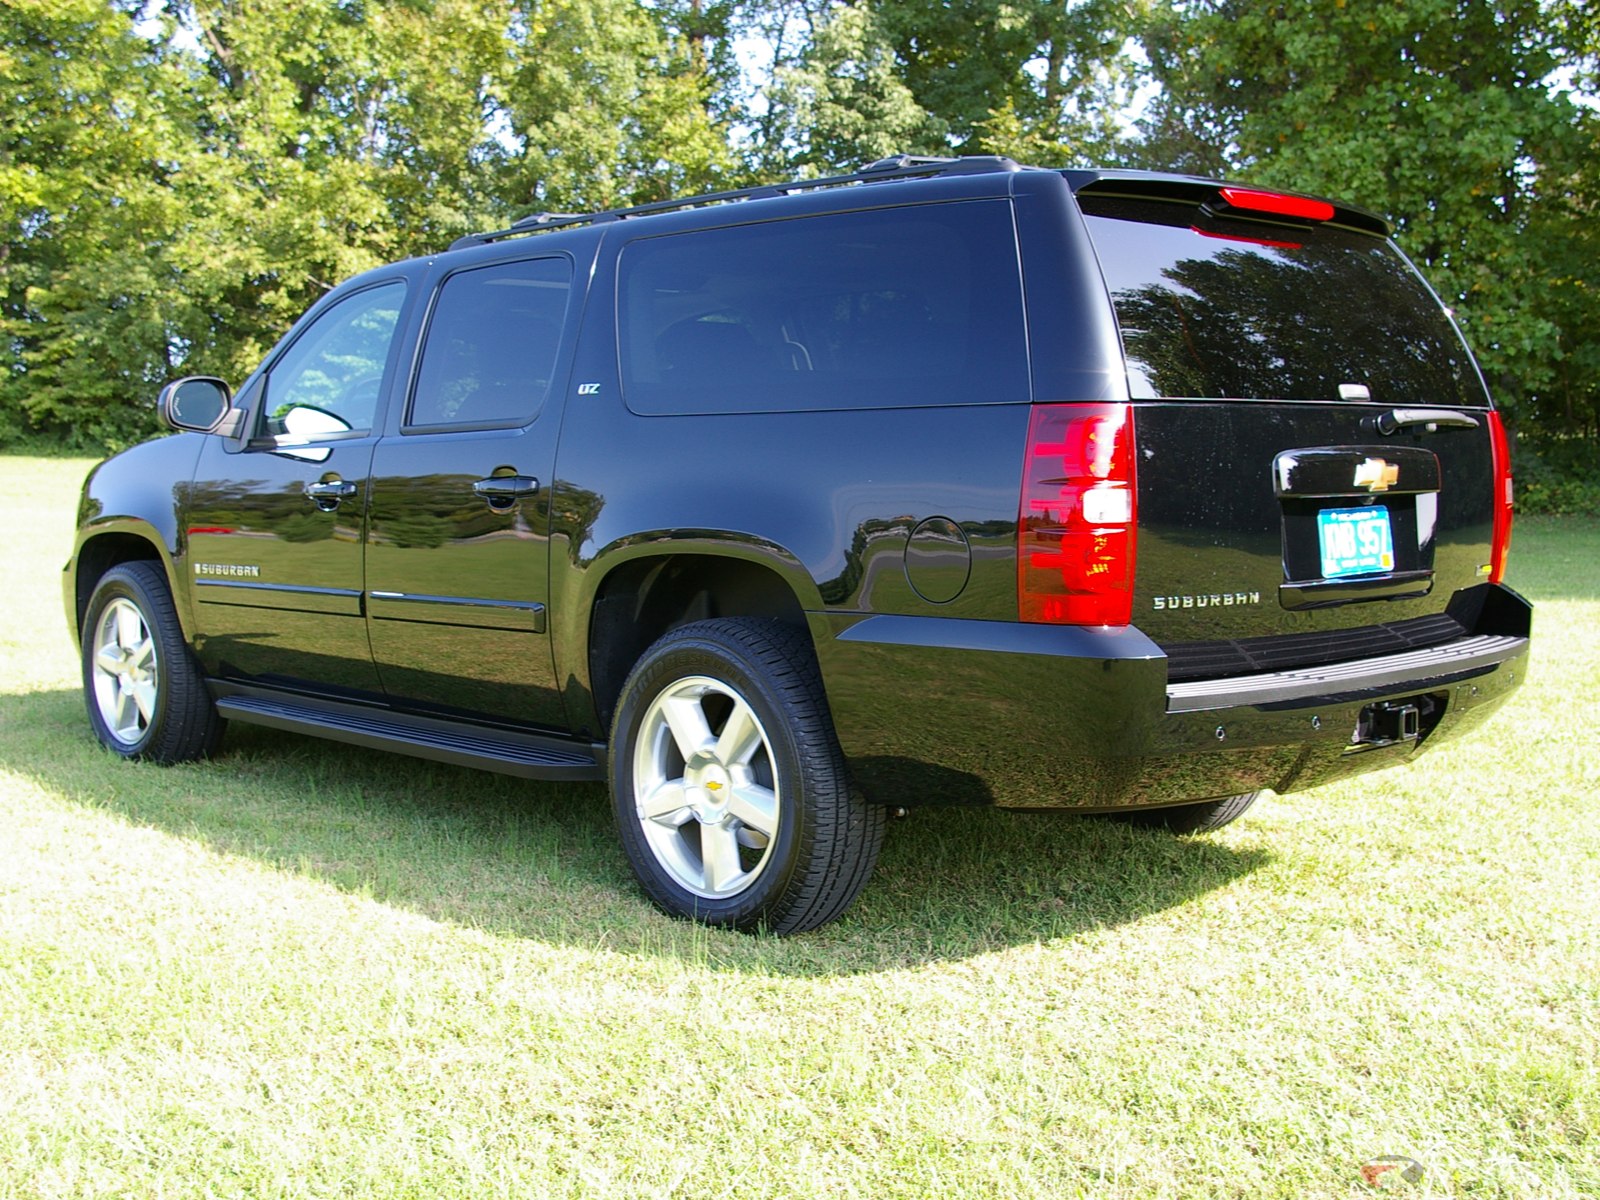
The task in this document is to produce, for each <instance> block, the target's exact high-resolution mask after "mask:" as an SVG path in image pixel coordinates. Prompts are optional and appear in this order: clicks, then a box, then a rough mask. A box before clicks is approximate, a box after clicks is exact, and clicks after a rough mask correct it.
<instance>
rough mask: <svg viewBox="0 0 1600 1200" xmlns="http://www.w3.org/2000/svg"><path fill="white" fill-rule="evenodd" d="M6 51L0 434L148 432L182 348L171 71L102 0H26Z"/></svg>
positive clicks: (0, 141)
mask: <svg viewBox="0 0 1600 1200" xmlns="http://www.w3.org/2000/svg"><path fill="white" fill-rule="evenodd" d="M0 46H3V50H0V94H3V96H4V98H5V103H6V106H7V108H8V110H9V115H8V117H7V120H6V122H5V124H4V125H3V126H0V222H3V227H0V337H3V338H4V341H5V345H6V349H7V352H8V353H7V359H8V361H7V366H6V370H5V373H4V375H3V377H0V436H3V437H9V438H14V437H17V436H19V435H21V434H23V433H24V432H28V431H42V432H46V433H48V434H51V435H53V436H56V437H60V438H62V439H64V440H67V441H69V442H73V443H78V444H96V443H105V442H115V441H121V440H126V439H129V438H132V437H137V436H140V435H142V434H143V433H144V432H146V431H147V430H149V429H150V428H151V427H152V420H153V409H152V407H151V403H150V401H151V399H152V398H153V396H152V387H153V385H154V384H155V383H156V382H157V381H158V380H159V379H160V378H161V376H162V375H163V373H164V370H165V367H166V365H167V364H168V362H169V361H170V359H171V357H172V355H173V352H174V348H173V344H172V314H171V313H170V311H169V309H168V303H169V298H170V296H171V293H172V292H173V291H174V290H175V288H176V284H177V272H178V268H177V265H176V264H175V263H174V261H173V259H172V256H171V246H170V244H169V242H168V241H167V240H166V239H165V238H164V237H163V233H162V231H164V230H166V229H170V228H171V227H172V225H173V223H174V220H175V209H176V199H175V196H174V194H173V191H172V188H171V182H172V176H173V173H174V169H175V162H174V149H175V142H176V138H175V133H174V130H173V129H172V127H171V124H170V123H169V122H168V121H167V120H166V118H165V115H164V113H163V111H162V106H161V104H160V102H159V100H158V96H159V95H160V94H161V93H162V92H163V91H164V90H166V89H168V88H170V87H171V86H173V83H174V81H173V79H172V78H171V76H170V74H169V73H168V72H166V71H165V70H164V67H163V64H162V63H161V62H160V61H159V60H158V59H156V58H155V57H154V56H153V55H152V54H151V53H150V49H149V47H148V45H147V44H146V43H145V42H144V41H143V40H142V39H140V38H139V37H137V36H136V35H135V33H134V29H133V22H132V17H131V14H130V13H129V11H127V10H126V9H123V8H117V7H112V6H109V5H107V4H105V3H103V2H101V0H15V2H14V3H11V4H8V5H7V6H5V7H4V8H0Z"/></svg>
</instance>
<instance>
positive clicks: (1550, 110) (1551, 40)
mask: <svg viewBox="0 0 1600 1200" xmlns="http://www.w3.org/2000/svg"><path fill="white" fill-rule="evenodd" d="M1592 20H1593V18H1592V14H1586V12H1585V11H1584V10H1583V9H1582V8H1581V7H1580V6H1577V5H1571V6H1563V5H1550V4H1541V3H1538V2H1537V0H1406V2H1405V3H1403V4H1401V3H1388V4H1356V3H1350V4H1346V3H1345V2H1344V0H1333V2H1332V3H1331V4H1330V3H1326V2H1324V0H1286V2H1282V3H1275V4H1266V5H1263V4H1254V3H1248V2H1242V0H1199V2H1197V3H1191V4H1186V5H1184V6H1183V8H1182V9H1181V10H1175V9H1168V10H1166V11H1165V12H1163V13H1161V14H1160V15H1159V16H1158V17H1157V19H1156V20H1154V21H1153V22H1152V25H1151V27H1150V30H1149V34H1148V38H1147V45H1148V48H1149V52H1150V58H1151V62H1152V66H1153V71H1154V75H1155V78H1156V79H1157V81H1158V82H1159V83H1160V84H1161V89H1162V90H1161V93H1160V99H1159V100H1158V102H1157V103H1156V104H1155V105H1154V106H1153V108H1152V111H1151V113H1150V114H1149V115H1148V117H1147V120H1146V123H1145V124H1146V134H1147V137H1146V139H1145V141H1144V143H1143V144H1142V146H1141V147H1140V150H1139V155H1140V157H1141V158H1143V159H1144V160H1145V161H1147V162H1149V163H1151V164H1156V163H1161V164H1165V165H1168V166H1171V165H1173V164H1177V165H1179V166H1180V167H1181V168H1183V169H1189V170H1195V171H1199V172H1205V173H1216V172H1225V173H1231V174H1236V175H1239V176H1242V177H1243V178H1245V179H1248V180H1253V181H1255V182H1257V183H1261V184H1266V185H1274V186H1281V187H1289V188H1297V189H1300V190H1306V191H1313V192H1322V193H1325V194H1329V195H1335V196H1339V197H1342V198H1345V199H1349V200H1354V201H1355V202H1357V203H1360V204H1363V205H1365V206H1367V207H1368V208H1371V209H1373V210H1374V211H1376V212H1378V213H1380V214H1383V215H1385V216H1387V217H1389V218H1390V220H1391V221H1393V223H1394V225H1395V233H1396V238H1397V240H1398V241H1399V242H1400V244H1401V246H1402V247H1403V248H1404V249H1405V250H1406V251H1407V252H1408V253H1409V254H1410V255H1411V257H1412V258H1413V259H1414V260H1416V261H1417V262H1418V264H1419V265H1420V266H1421V267H1422V268H1423V271H1424V273H1425V274H1426V275H1427V276H1428V278H1429V279H1430V280H1431V281H1432V283H1433V284H1434V286H1435V287H1436V288H1437V289H1438V290H1439V291H1440V292H1441V294H1442V295H1444V297H1445V299H1446V302H1447V303H1448V304H1450V305H1451V306H1452V307H1453V308H1454V309H1455V310H1456V315H1457V318H1458V320H1459V321H1460V322H1461V323H1462V325H1463V327H1464V329H1465V331H1466V333H1467V336H1468V339H1469V341H1470V342H1471V343H1472V344H1473V347H1474V349H1475V350H1476V351H1477V353H1478V355H1479V358H1480V360H1481V362H1482V364H1483V366H1484V369H1485V372H1486V374H1487V375H1488V377H1489V381H1490V384H1491V387H1492V388H1493V390H1494V391H1495V393H1496V394H1497V396H1498V398H1499V399H1500V400H1501V401H1502V402H1504V403H1506V404H1507V406H1508V407H1509V408H1510V409H1511V410H1512V411H1513V412H1514V413H1515V414H1516V415H1517V416H1519V417H1521V418H1523V419H1524V420H1525V421H1534V422H1545V423H1547V424H1548V423H1551V422H1555V421H1561V422H1570V423H1571V424H1572V426H1573V427H1574V428H1587V429H1589V430H1591V431H1592V430H1593V429H1594V427H1595V418H1596V415H1597V413H1600V408H1597V404H1600V374H1597V372H1596V370H1595V369H1594V368H1595V366H1596V365H1600V364H1596V361H1595V355H1596V352H1597V350H1600V340H1597V339H1600V309H1597V308H1596V307H1595V300H1596V294H1595V291H1594V279H1595V274H1596V267H1597V265H1600V256H1597V255H1596V243H1595V240H1594V235H1593V233H1592V222H1591V221H1589V220H1588V219H1587V216H1588V214H1589V213H1592V211H1593V207H1592V206H1593V199H1594V194H1595V187H1596V183H1597V180H1600V174H1597V164H1600V156H1597V155H1596V149H1597V148H1600V146H1597V142H1596V135H1597V129H1600V126H1597V121H1596V113H1595V112H1594V111H1593V110H1591V109H1587V108H1585V107H1583V106H1581V105H1579V104H1577V103H1575V102H1574V99H1573V96H1572V92H1571V90H1570V89H1571V85H1572V84H1574V83H1577V82H1579V81H1578V80H1577V79H1576V78H1572V77H1569V79H1568V86H1566V87H1563V86H1559V72H1560V71H1561V69H1562V68H1564V67H1565V68H1568V69H1569V70H1570V69H1571V68H1573V67H1575V66H1581V65H1582V64H1583V63H1584V61H1585V54H1586V51H1585V47H1586V45H1588V46H1592V41H1588V40H1586V39H1589V38H1591V37H1592ZM1585 21H1587V22H1589V23H1590V26H1591V33H1590V34H1585V33H1584V32H1583V30H1582V25H1583V23H1584V22H1585ZM1587 61H1589V62H1590V63H1592V58H1589V59H1588V60H1587ZM1581 364H1586V366H1585V365H1581ZM1574 368H1577V369H1576V370H1574Z"/></svg>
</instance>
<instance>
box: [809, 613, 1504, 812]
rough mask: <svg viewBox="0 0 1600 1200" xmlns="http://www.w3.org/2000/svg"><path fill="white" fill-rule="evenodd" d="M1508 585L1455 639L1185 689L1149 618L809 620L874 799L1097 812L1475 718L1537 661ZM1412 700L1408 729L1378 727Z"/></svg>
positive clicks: (1311, 772) (1235, 789)
mask: <svg viewBox="0 0 1600 1200" xmlns="http://www.w3.org/2000/svg"><path fill="white" fill-rule="evenodd" d="M1497 591H1498V593H1499V594H1498V595H1497V596H1496V597H1495V599H1494V602H1493V603H1489V604H1486V605H1485V606H1484V610H1483V612H1484V615H1483V618H1482V619H1481V620H1480V623H1479V627H1478V628H1477V629H1475V630H1474V631H1473V632H1472V633H1471V634H1470V635H1469V636H1467V637H1464V638H1461V639H1459V640H1457V641H1454V642H1450V643H1446V644H1445V645H1442V646H1436V647H1431V648H1429V649H1426V650H1416V651H1410V652H1407V653H1403V654H1396V655H1390V656H1385V657H1381V658H1369V659H1362V660H1357V661H1351V662H1345V663H1340V664H1335V665H1332V666H1325V667H1314V668H1301V669H1296V670H1286V671H1278V672H1271V673H1266V674H1257V675H1249V676H1243V677H1239V678H1233V679H1222V680H1206V681H1186V682H1183V683H1176V684H1169V683H1168V682H1167V670H1166V658H1165V656H1164V655H1163V654H1162V652H1161V649H1160V647H1158V646H1157V645H1156V644H1155V643H1154V642H1152V641H1150V639H1149V638H1147V637H1145V636H1144V635H1143V634H1142V633H1140V632H1139V631H1138V630H1137V629H1131V628H1130V629H1122V630H1096V629H1078V628H1064V627H1052V626H1042V625H1023V624H1020V623H1011V622H992V621H967V620H955V619H946V618H937V617H908V616H867V617H861V616H858V615H849V616H841V615H836V614H814V615H813V617H812V622H813V634H814V635H815V636H816V639H817V647H818V657H819V660H820V662H821V665H822V671H823V678H824V681H825V683H826V686H827V690H828V698H829V703H830V705H831V706H832V709H833V715H834V722H835V725H836V727H837V729H838V732H839V740H840V744H841V746H842V747H843V749H844V752H845V756H846V758H847V759H848V760H849V762H850V765H851V769H852V771H853V772H854V774H855V777H856V779H857V781H858V782H859V783H860V785H861V787H862V788H863V790H864V791H865V792H866V794H867V795H868V796H869V797H871V798H872V799H874V800H877V801H880V802H882V803H893V804H980V805H996V806H999V807H1002V808H1023V809H1029V808H1063V809H1073V810H1077V811H1095V810H1115V809H1119V808H1129V807H1144V806H1153V805H1163V804H1178V803H1183V802H1186V801H1193V800H1203V799H1208V798H1211V797H1215V796H1225V795H1234V794H1237V793H1240V792H1247V791H1253V790H1255V789H1257V788H1272V789H1274V790H1276V791H1280V792H1281V791H1288V790H1291V789H1293V788H1304V787H1310V786H1312V785H1314V784H1318V783H1324V782H1327V781H1329V780H1332V779H1337V778H1341V777H1343V776H1346V775H1353V774H1357V773H1360V772H1363V771H1369V770H1373V769H1376V768H1378V767H1383V766H1389V765H1392V764H1395V763H1399V762H1404V761H1407V760H1408V759H1410V758H1412V757H1414V756H1415V755H1416V754H1417V753H1419V752H1420V751H1421V749H1422V748H1423V747H1425V746H1431V745H1434V744H1437V743H1438V742H1441V741H1445V740H1448V739H1449V738H1451V737H1454V736H1456V735H1457V734H1459V733H1461V732H1463V731H1464V730H1466V729H1468V728H1471V727H1472V726H1474V725H1476V724H1477V723H1478V722H1479V721H1481V720H1482V719H1483V718H1484V717H1485V716H1486V715H1488V714H1489V713H1490V712H1492V711H1493V710H1494V709H1495V708H1496V707H1498V706H1499V704H1500V703H1501V702H1503V701H1504V700H1505V698H1506V697H1507V696H1508V695H1509V694H1510V693H1511V692H1512V691H1513V690H1514V689H1515V688H1516V686H1517V685H1518V683H1519V682H1520V681H1521V679H1522V676H1523V674H1524V667H1525V663H1526V659H1527V654H1528V647H1529V638H1528V626H1529V615H1530V611H1531V610H1530V609H1529V607H1528V605H1527V603H1526V602H1525V601H1524V600H1522V598H1521V597H1519V596H1517V595H1516V594H1515V593H1514V592H1510V591H1509V590H1506V589H1497ZM1408 710H1414V711H1412V716H1411V718H1410V720H1409V722H1408V724H1409V725H1410V727H1411V728H1410V729H1409V730H1408V733H1407V735H1399V734H1396V735H1395V736H1389V734H1388V733H1386V731H1385V728H1384V724H1385V723H1384V722H1382V721H1379V722H1375V720H1374V713H1375V712H1377V713H1379V714H1380V715H1382V716H1388V715H1392V714H1395V713H1398V712H1401V711H1408ZM1391 724H1392V723H1391ZM1389 732H1393V731H1389ZM1410 733H1414V735H1415V736H1409V734H1410Z"/></svg>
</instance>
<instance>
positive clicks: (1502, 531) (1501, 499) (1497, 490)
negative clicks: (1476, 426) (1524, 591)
mask: <svg viewBox="0 0 1600 1200" xmlns="http://www.w3.org/2000/svg"><path fill="white" fill-rule="evenodd" d="M1489 451H1490V455H1491V456H1492V457H1493V459H1494V542H1493V543H1492V545H1491V547H1490V551H1489V582H1490V583H1503V582H1504V581H1505V577H1506V554H1507V553H1508V552H1509V551H1510V549H1511V514H1512V503H1511V501H1512V496H1511V447H1510V445H1509V444H1508V443H1507V442H1506V427H1505V424H1504V423H1503V422H1502V421H1501V420H1500V414H1499V413H1497V412H1492V411H1491V412H1490V413H1489Z"/></svg>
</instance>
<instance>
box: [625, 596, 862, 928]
mask: <svg viewBox="0 0 1600 1200" xmlns="http://www.w3.org/2000/svg"><path fill="white" fill-rule="evenodd" d="M611 748H612V757H611V788H612V796H613V800H614V802H615V806H616V814H617V825H618V831H619V833H620V835H621V838H622V844H623V849H624V850H625V851H626V852H627V855H628V860H629V862H630V863H631V864H632V866H633V869H634V873H635V874H636V875H637V876H638V878H639V882H640V883H641V884H642V885H643V887H644V889H645V892H646V894H648V895H649V897H650V898H651V899H652V900H653V901H654V902H655V903H656V904H657V905H659V906H660V907H661V908H662V909H664V910H666V911H667V912H670V913H673V914H675V915H679V916H689V917H694V918H696V919H698V920H702V921H706V922H709V923H711V924H716V925H727V926H732V927H734V928H739V929H753V928H758V927H764V928H767V929H771V930H773V931H774V932H778V933H795V932H798V931H800V930H804V929H814V928H816V927H817V926H819V925H823V924H826V923H827V922H828V921H831V920H833V919H834V918H835V917H837V916H838V915H839V914H840V913H842V912H843V911H844V910H845V908H847V907H848V906H849V904H850V903H851V901H853V900H854V899H855V897H856V895H857V893H859V892H860V890H861V888H862V887H863V886H864V885H865V884H866V881H867V877H868V876H869V875H870V874H871V871H872V867H873V864H874V863H875V862H876V860H877V856H878V849H879V847H880V846H881V844H882V841H883V824H884V813H883V810H882V809H881V808H878V807H875V806H873V805H870V804H868V803H867V802H866V801H865V800H863V799H862V798H861V797H860V796H859V795H858V794H856V793H855V792H854V791H853V789H852V788H851V786H850V783H849V779H848V776H847V775H846V772H845V767H844V759H843V756H842V755H841V754H840V752H839V746H838V742H837V740H836V739H835V736H834V732H833V724H832V721H831V720H830V718H829V715H828V709H827V704H826V702H825V701H824V700H823V695H822V684H821V680H820V679H819V678H818V675H817V668H816V662H815V660H814V659H813V657H812V652H811V645H810V641H809V639H808V638H807V637H806V635H805V633H804V632H803V631H801V630H797V629H793V628H790V627H788V626H785V625H781V624H779V623H777V622H775V621H766V620H757V619H750V618H739V619H723V620H714V621H701V622H698V623H696V624H693V625H686V626H683V627H682V628H680V629H675V630H673V631H672V632H670V633H668V634H667V635H666V636H664V637H663V638H661V640H660V641H658V642H656V644H655V645H653V646H651V647H650V649H649V650H647V651H646V652H645V654H644V655H643V657H641V658H640V660H639V662H638V663H637V664H636V665H635V666H634V669H633V673H632V674H631V675H630V676H629V677H628V681H627V683H626V684H624V685H623V689H622V696H621V699H620V701H619V702H618V705H617V712H616V717H615V719H614V720H613V722H612V741H611Z"/></svg>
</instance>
